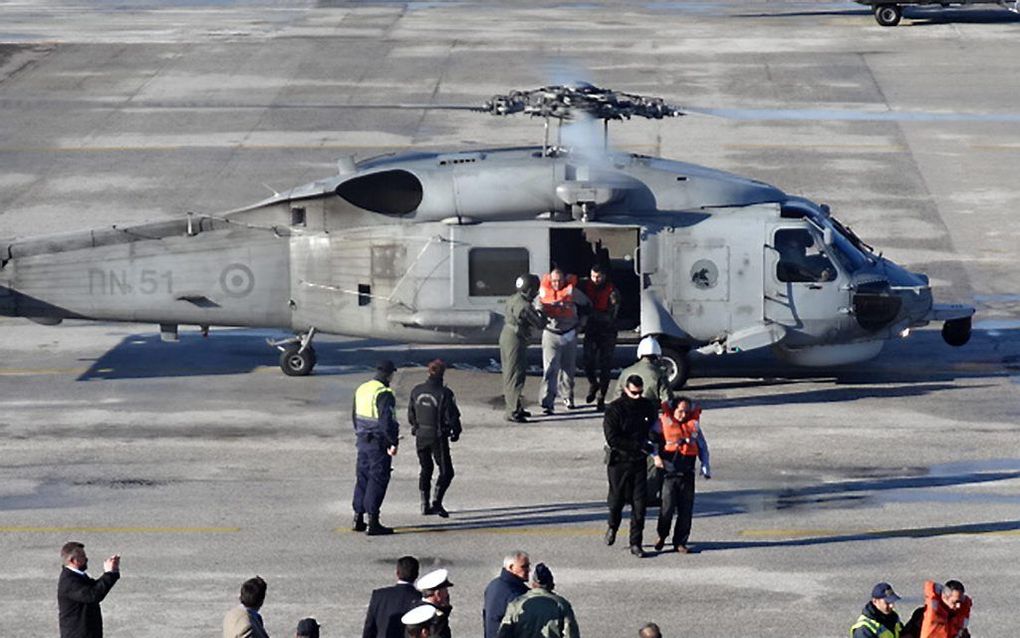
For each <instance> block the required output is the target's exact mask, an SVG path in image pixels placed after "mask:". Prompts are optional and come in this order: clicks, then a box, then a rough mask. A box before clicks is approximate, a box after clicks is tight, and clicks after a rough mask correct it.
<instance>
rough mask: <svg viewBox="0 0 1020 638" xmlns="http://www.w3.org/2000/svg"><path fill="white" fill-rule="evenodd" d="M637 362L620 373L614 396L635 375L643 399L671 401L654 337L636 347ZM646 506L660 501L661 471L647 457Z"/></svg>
mask: <svg viewBox="0 0 1020 638" xmlns="http://www.w3.org/2000/svg"><path fill="white" fill-rule="evenodd" d="M637 356H638V360H637V361H636V362H634V363H633V364H632V365H631V366H630V367H628V368H626V369H625V370H624V371H623V372H621V373H620V380H619V381H618V382H617V384H616V391H615V392H614V393H613V395H614V396H623V394H624V392H623V385H624V381H626V379H627V378H628V377H630V376H631V375H632V374H636V375H637V376H639V377H641V379H642V380H643V381H644V383H645V385H644V397H645V398H646V399H648V400H650V401H653V402H655V405H659V404H661V403H665V402H668V401H670V400H672V399H673V392H672V391H671V390H670V389H669V379H668V378H667V373H666V368H665V367H664V366H663V365H662V360H661V357H662V348H660V347H659V342H658V341H656V340H655V337H652V336H648V337H645V338H644V339H642V340H641V343H639V344H638V347H637ZM647 471H648V500H647V502H648V504H649V505H658V504H659V503H661V501H662V499H661V498H660V494H661V493H662V470H660V469H659V468H657V467H655V464H654V463H653V461H652V457H651V456H649V457H648V467H647Z"/></svg>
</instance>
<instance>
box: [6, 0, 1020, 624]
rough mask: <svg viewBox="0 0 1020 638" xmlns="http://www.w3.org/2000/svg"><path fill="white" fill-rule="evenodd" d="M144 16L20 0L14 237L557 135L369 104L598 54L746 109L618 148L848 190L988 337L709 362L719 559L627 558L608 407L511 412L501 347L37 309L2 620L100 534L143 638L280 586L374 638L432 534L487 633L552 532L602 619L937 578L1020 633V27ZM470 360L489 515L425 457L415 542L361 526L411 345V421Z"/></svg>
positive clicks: (24, 606)
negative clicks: (428, 366)
mask: <svg viewBox="0 0 1020 638" xmlns="http://www.w3.org/2000/svg"><path fill="white" fill-rule="evenodd" d="M111 7H113V5H111V4H109V3H106V2H87V1H85V2H75V3H69V2H60V1H52V2H36V3H20V2H4V3H0V108H2V117H0V236H3V237H9V236H29V235H32V234H41V233H48V232H58V231H62V230H76V229H82V228H87V227H93V226H101V225H107V224H110V223H117V222H132V221H142V220H148V219H158V218H166V217H175V216H180V215H182V214H183V213H184V212H186V211H189V210H193V211H200V212H217V211H223V210H227V209H232V208H236V207H239V206H242V205H244V204H248V203H252V202H254V201H257V200H259V199H262V198H263V197H264V196H266V195H268V194H269V193H270V192H271V190H272V189H276V190H282V189H284V188H288V187H290V186H294V185H298V184H301V183H304V182H307V181H311V180H312V179H315V178H318V177H322V176H325V175H328V174H330V173H331V172H333V171H334V170H335V161H336V159H337V158H338V157H341V156H343V155H347V154H355V155H357V156H358V157H367V156H369V155H372V154H375V153H379V152H391V151H400V150H406V149H434V148H447V147H454V148H470V147H478V146H495V145H503V144H507V145H517V144H522V143H527V144H531V143H537V142H538V141H539V140H540V139H541V138H540V136H541V129H540V127H539V126H536V123H535V122H530V121H526V120H508V121H496V120H494V119H492V118H488V117H483V116H479V115H471V114H464V113H456V112H449V111H437V110H429V111H422V110H399V111H393V110H387V111H380V110H374V111H373V110H369V109H363V108H349V107H350V105H357V104H383V103H393V102H397V103H436V104H448V103H478V102H481V101H482V100H484V99H487V98H488V97H489V96H491V95H492V94H495V93H500V92H504V91H506V90H509V89H511V88H525V87H533V86H539V85H542V84H548V83H550V82H554V81H564V80H567V79H572V78H576V77H578V76H581V77H582V78H584V79H588V80H591V81H593V82H595V83H597V84H599V85H604V86H609V87H613V88H618V89H623V90H628V91H633V92H640V93H649V94H655V95H662V96H664V97H666V98H668V99H669V100H670V101H672V102H677V103H681V104H684V105H691V106H696V107H704V108H714V109H726V110H728V112H727V113H726V114H727V115H729V116H730V117H728V118H720V117H713V116H708V115H692V116H690V117H688V118H684V119H682V120H680V121H675V120H674V121H666V122H655V123H644V122H635V123H631V124H630V125H628V126H614V127H612V128H611V135H612V140H613V141H614V143H615V144H616V145H617V146H619V147H621V148H625V149H630V150H634V151H638V152H644V153H649V154H655V155H662V156H665V157H670V158H675V159H683V160H687V161H693V162H696V163H699V164H704V165H708V166H713V167H718V168H722V169H725V170H729V171H733V172H737V173H741V174H746V175H749V176H751V177H754V178H757V179H761V180H764V181H768V182H771V183H774V184H776V185H778V186H780V187H781V188H783V189H784V190H786V191H787V192H789V193H793V194H799V195H804V196H807V197H810V198H812V199H815V200H816V201H825V202H827V203H829V204H831V205H832V207H833V210H834V211H835V212H836V213H837V214H838V215H839V216H840V217H841V218H843V219H844V220H845V221H848V222H849V223H850V224H852V225H853V227H854V229H855V230H856V231H857V232H858V234H859V235H861V236H862V237H863V238H864V239H865V240H866V241H868V242H869V243H870V244H872V245H874V246H876V248H879V249H881V250H883V251H884V253H885V254H886V255H887V256H890V257H892V258H893V259H894V260H895V261H897V262H899V263H901V264H904V265H906V266H908V267H910V268H912V269H914V270H917V271H921V272H926V273H928V274H929V275H931V277H932V280H933V283H934V284H935V285H936V295H937V297H938V298H939V300H940V301H948V302H964V303H971V304H974V305H976V306H977V307H978V315H977V317H976V319H975V332H974V336H973V338H972V340H971V342H970V343H969V344H968V345H967V346H966V347H964V348H960V349H951V348H949V347H948V346H946V345H945V344H943V343H942V340H941V338H940V336H939V334H938V331H937V330H922V331H918V332H916V333H914V334H912V335H911V336H910V337H909V338H907V339H904V340H901V341H899V342H896V343H891V344H889V345H888V346H887V348H886V350H885V351H884V353H883V354H882V355H881V356H880V357H879V358H878V359H876V360H875V361H872V362H868V363H864V364H857V365H854V366H849V367H846V368H840V369H838V370H821V371H818V370H814V371H811V370H808V371H804V370H797V369H793V368H790V367H788V366H784V365H781V364H779V363H777V362H776V361H775V360H774V359H772V358H771V356H770V355H768V354H763V353H748V354H745V355H740V356H737V357H733V358H712V359H699V360H698V361H697V362H696V363H695V375H696V377H695V378H694V379H693V380H692V381H691V383H690V387H689V393H690V394H691V395H692V396H694V397H695V398H697V399H698V400H699V401H701V402H702V403H703V405H704V407H705V416H704V419H703V424H704V427H705V431H706V434H707V437H708V439H709V442H710V444H711V450H712V459H713V470H714V477H713V479H712V480H711V481H701V482H700V483H699V492H698V499H697V505H696V517H695V521H694V531H693V534H692V546H693V547H694V548H695V549H696V553H694V554H692V555H688V556H679V555H676V554H672V553H664V554H659V555H654V556H651V557H649V558H647V559H644V560H638V559H635V558H634V557H632V556H631V555H630V554H629V553H628V552H627V548H626V543H623V542H620V543H618V544H617V545H616V546H614V547H611V548H607V547H605V546H604V545H603V544H602V533H603V531H604V515H605V504H604V499H605V495H606V486H605V470H604V466H603V465H602V442H603V441H602V433H601V421H600V419H599V417H598V415H597V414H596V413H595V412H594V411H593V410H592V409H590V408H584V409H580V410H577V411H575V412H571V413H569V414H568V413H567V412H565V411H560V412H559V413H558V414H556V415H554V416H552V417H549V418H542V419H536V420H535V422H534V423H531V424H527V425H520V426H516V425H510V424H506V423H504V422H503V421H502V419H501V407H500V405H501V397H500V388H501V386H500V380H499V374H498V372H496V370H497V368H495V367H494V366H495V361H496V360H498V353H497V351H496V349H495V348H456V349H439V348H435V347H414V346H407V345H403V344H387V343H381V342H366V341H360V340H351V339H344V338H323V339H321V340H317V342H316V348H317V351H318V353H319V360H320V363H319V367H318V368H317V369H316V373H315V375H314V376H312V377H308V378H302V379H292V378H286V377H284V376H283V375H282V373H281V372H280V371H279V369H278V368H276V363H275V360H276V356H275V354H274V351H272V350H271V349H269V348H267V347H266V345H265V344H264V341H263V338H264V337H266V336H272V335H270V334H269V333H262V332H258V331H243V330H214V331H213V332H212V334H211V335H210V336H209V337H208V338H207V339H203V338H202V337H201V336H199V335H198V334H197V333H196V332H184V333H183V334H182V339H181V342H180V343H178V344H163V343H160V342H159V337H158V331H157V330H156V327H155V326H147V325H130V324H85V323H77V322H67V323H66V324H65V325H64V326H61V327H57V328H51V327H43V326H37V325H35V324H31V323H29V322H27V321H25V320H20V319H3V320H0V436H2V444H0V551H2V555H3V556H4V557H5V560H6V563H5V565H4V568H5V573H6V576H5V578H4V579H3V580H2V581H0V601H2V604H0V635H3V636H4V637H5V638H6V637H21V636H25V637H28V636H39V635H54V634H56V633H57V625H56V601H55V595H54V590H55V586H56V577H57V575H58V572H59V558H58V550H59V547H60V545H61V544H62V543H63V542H64V541H66V540H69V539H75V540H80V541H82V542H84V543H85V544H86V546H87V550H88V552H89V554H90V557H91V559H92V565H93V567H92V570H91V571H92V572H98V571H99V570H100V569H101V564H102V558H103V557H104V556H106V555H109V554H112V553H114V552H117V553H120V554H121V555H122V556H123V562H122V570H123V578H122V579H121V581H120V582H119V583H118V584H117V586H116V587H115V588H114V590H113V592H112V593H111V594H110V596H109V598H108V599H107V600H106V601H105V602H104V603H103V612H104V618H105V620H106V628H107V632H106V635H107V636H111V637H113V638H118V637H126V636H133V637H146V636H164V635H167V634H171V635H175V636H202V635H216V634H217V632H219V631H220V624H221V621H222V618H223V614H224V613H225V612H226V611H227V609H229V608H230V607H231V606H232V605H233V604H235V603H236V593H237V589H238V586H239V585H240V583H241V582H242V581H243V580H245V579H246V578H249V577H251V576H252V575H254V574H260V575H262V576H263V577H264V578H266V580H267V581H268V583H269V593H268V597H267V601H266V605H265V607H264V608H263V612H264V617H265V619H266V623H267V628H268V629H269V631H270V634H271V635H275V636H287V635H293V629H294V626H295V625H296V623H297V620H298V619H299V618H302V617H304V616H308V615H312V616H315V617H317V618H318V619H319V621H320V622H321V623H322V624H323V636H354V635H358V634H359V633H360V628H361V623H362V621H363V618H364V611H365V608H366V606H367V602H368V597H369V593H370V591H371V589H372V588H375V587H380V586H383V585H386V584H389V583H390V582H391V581H392V579H393V566H394V562H395V560H396V558H397V557H398V556H401V555H403V554H408V553H409V554H413V555H416V556H418V557H419V558H420V559H421V560H422V562H423V568H424V569H428V568H430V567H432V566H443V567H448V568H449V569H450V570H451V573H452V580H453V582H454V583H455V587H454V588H453V590H452V598H453V604H454V606H455V610H454V613H453V617H452V627H453V633H454V635H456V636H476V635H480V632H481V621H480V612H481V603H482V590H483V588H484V586H485V584H486V582H487V581H488V580H490V579H491V578H492V577H494V576H495V575H496V573H497V571H498V568H499V564H500V560H501V557H502V556H503V555H504V554H506V553H507V552H508V551H510V550H513V549H515V548H522V549H524V550H526V551H529V552H530V553H531V556H532V561H533V562H539V561H543V562H546V563H548V564H549V565H550V567H551V569H552V571H553V572H554V574H555V576H556V580H557V583H558V587H557V591H559V592H560V593H562V594H563V595H564V596H566V597H567V598H568V599H569V600H570V601H571V602H572V604H573V606H574V609H575V612H576V614H577V617H578V621H579V624H580V626H581V630H582V633H583V634H584V635H586V636H633V635H636V632H637V630H638V628H639V627H640V626H641V625H642V624H644V623H645V622H647V621H649V620H654V621H655V622H657V623H658V624H659V625H661V626H662V627H663V629H664V633H665V634H666V635H667V636H680V635H683V636H707V637H712V636H734V635H747V636H788V635H790V634H791V633H793V634H796V635H801V636H844V635H846V633H847V630H848V628H849V627H850V625H851V624H852V623H853V621H854V619H855V618H856V616H857V614H858V613H859V611H860V608H861V607H862V606H863V605H864V603H865V602H866V599H867V596H868V592H869V591H870V589H871V586H872V585H873V584H874V583H876V582H878V581H882V580H887V581H889V582H891V583H892V584H893V586H894V587H895V589H896V590H897V591H898V592H899V593H900V594H901V595H902V596H904V597H905V598H907V600H904V601H903V602H902V603H900V605H899V609H900V610H901V613H902V614H903V615H904V616H908V615H909V613H910V612H911V611H912V609H913V608H914V606H916V605H917V604H920V593H921V587H922V583H923V581H924V580H925V579H928V578H932V579H936V580H940V581H944V580H947V579H949V578H957V579H959V580H962V581H963V582H964V583H965V584H966V585H967V589H968V593H969V594H971V595H972V596H973V598H974V600H975V605H974V614H973V621H972V623H971V629H972V633H973V635H974V636H977V637H980V636H1007V635H1014V634H1015V627H1017V626H1018V625H1020V617H1018V612H1017V607H1016V604H1015V591H1016V583H1017V581H1018V578H1020V562H1018V561H1017V560H1016V556H1017V555H1018V552H1020V443H1018V437H1017V430H1018V421H1020V405H1018V385H1017V384H1018V382H1020V341H1018V339H1017V335H1018V328H1020V266H1018V265H1017V261H1016V259H1015V256H1014V255H1015V250H1016V245H1017V240H1018V237H1020V225H1018V224H1017V223H1016V221H1015V219H1014V217H1015V214H1016V209H1017V207H1018V204H1020V190H1018V189H1017V185H1016V170H1017V168H1016V167H1017V163H1018V160H1020V106H1018V104H1017V102H1016V99H1017V95H1018V93H1017V76H1016V62H1015V57H1016V56H1015V43H1016V38H1017V33H1018V30H1020V23H1018V21H1017V17H1016V16H1014V15H1012V14H1010V13H1007V12H1005V11H1003V10H1001V9H997V8H994V7H991V8H981V9H966V10H964V9H952V10H937V9H935V10H927V9H926V10H919V9H913V10H912V9H908V10H907V12H906V17H905V19H904V22H903V25H902V26H900V27H898V28H895V29H887V28H881V27H879V26H878V25H877V24H876V23H875V21H874V19H873V18H872V17H871V15H870V13H869V12H868V11H867V9H866V8H864V7H860V6H858V5H855V4H852V3H849V2H786V1H782V0H779V1H769V2H764V1H747V2H736V1H731V2H654V1H651V0H649V1H646V2H635V3H628V4H626V5H620V4H619V3H610V2H602V1H589V2H583V3H582V2H578V3H573V2H526V3H525V2H520V3H512V2H485V3H481V2H454V1H450V2H445V1H433V2H334V1H329V0H323V1H321V2H318V3H308V2H262V3H257V2H232V1H230V0H220V1H208V2H203V1H201V0H195V1H191V2H178V3H168V2H155V1H152V2H142V1H130V0H125V1H123V2H118V3H116V8H111ZM345 105H347V106H348V107H347V108H345ZM439 354H441V355H442V356H444V357H446V358H447V359H448V360H449V361H451V362H453V363H454V365H455V369H454V370H451V371H450V373H449V374H448V381H449V384H450V385H451V387H453V388H454V390H455V391H456V392H457V396H458V399H459V402H460V404H461V407H462V410H463V412H464V414H465V418H464V422H465V427H466V431H465V434H464V436H463V438H462V440H461V441H460V442H459V443H457V444H455V446H454V452H453V454H454V461H455V464H456V467H457V477H456V479H455V480H454V484H453V487H452V488H451V490H450V493H449V495H448V499H447V501H448V508H449V509H450V510H451V513H452V515H451V517H450V518H449V519H447V520H441V519H438V518H432V517H429V518H424V517H421V516H420V515H418V513H417V493H416V482H417V463H416V461H415V459H414V456H413V454H412V453H410V452H411V450H410V445H406V446H405V448H404V449H403V450H402V452H401V454H400V455H398V457H397V458H396V462H395V471H394V474H393V481H392V482H391V485H390V490H389V493H388V496H387V499H386V502H385V505H384V509H383V520H384V522H386V523H388V524H391V525H395V526H397V527H398V532H399V533H398V534H396V535H394V536H392V537H387V538H365V537H361V536H359V535H356V534H353V533H351V532H349V531H348V530H347V527H348V524H349V517H350V496H351V488H352V482H353V481H352V480H353V461H354V449H353V434H352V431H351V427H350V424H349V422H348V418H349V417H348V414H349V410H350V408H349V406H350V401H351V397H352V393H353V389H354V388H355V387H356V386H357V385H358V384H359V383H360V382H362V381H363V380H365V379H366V378H367V377H368V376H369V374H370V369H371V367H372V365H373V364H374V362H375V361H376V360H377V359H378V358H381V357H390V358H392V359H394V360H395V361H397V363H398V364H399V365H401V366H402V370H401V371H400V372H399V373H398V376H397V379H396V382H395V387H396V390H397V394H398V397H400V398H401V400H400V401H399V407H400V409H401V411H403V409H404V407H405V405H406V403H405V398H406V395H407V394H408V392H409V391H410V388H411V387H412V386H413V385H414V384H416V383H417V382H418V381H419V379H421V378H423V376H424V372H423V369H422V366H423V365H424V364H425V363H427V362H428V361H429V360H430V359H431V358H433V357H434V356H437V355H439ZM632 355H633V350H632V349H621V351H620V353H619V357H618V363H619V364H620V365H625V364H626V363H627V362H628V360H629V359H630V358H631V357H632ZM532 358H533V361H532V363H533V364H534V365H536V366H537V364H538V353H537V352H533V353H532ZM535 372H537V368H536V370H535ZM586 389H587V384H586V383H585V382H584V381H583V380H580V379H579V381H578V392H579V393H580V394H581V395H582V396H583V393H584V391H585V390H586ZM537 391H538V377H537V376H536V374H532V376H530V377H529V379H528V387H527V396H528V397H529V398H530V399H532V400H534V398H535V396H536V395H537ZM407 443H410V441H407ZM653 521H654V518H653V517H650V518H649V523H648V524H647V525H646V531H645V542H646V545H647V547H646V548H647V549H651V548H650V545H651V544H652V543H654V540H655V538H654V536H655V534H654V522H653ZM624 527H626V523H625V525H624ZM623 531H625V530H621V532H623Z"/></svg>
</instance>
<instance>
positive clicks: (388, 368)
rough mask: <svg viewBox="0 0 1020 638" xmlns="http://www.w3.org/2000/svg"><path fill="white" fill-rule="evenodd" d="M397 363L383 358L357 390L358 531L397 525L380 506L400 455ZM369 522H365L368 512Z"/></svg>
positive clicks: (376, 530)
mask: <svg viewBox="0 0 1020 638" xmlns="http://www.w3.org/2000/svg"><path fill="white" fill-rule="evenodd" d="M396 371H397V367H396V366H395V365H393V362H392V361H380V362H379V364H378V365H377V366H376V367H375V377H374V378H373V379H372V380H371V381H366V382H365V383H362V384H361V385H360V386H358V389H357V390H356V391H355V392H354V410H353V413H354V414H353V418H354V434H355V436H356V437H357V446H358V463H357V483H355V485H354V502H353V506H354V527H353V528H352V529H353V531H355V532H366V531H367V533H368V535H369V536H381V535H384V534H392V533H393V529H392V528H390V527H386V526H384V525H382V524H381V523H380V522H379V509H380V508H381V507H382V502H383V498H385V497H386V487H387V486H388V485H389V483H390V472H391V471H392V468H393V457H394V456H396V455H397V441H398V439H399V436H400V425H399V424H398V423H397V417H396V399H395V397H394V396H393V390H391V389H390V381H392V380H393V373H394V372H396ZM366 513H367V514H368V525H367V526H366V525H365V514H366Z"/></svg>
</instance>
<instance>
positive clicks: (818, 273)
mask: <svg viewBox="0 0 1020 638" xmlns="http://www.w3.org/2000/svg"><path fill="white" fill-rule="evenodd" d="M775 247H776V250H777V251H778V252H779V261H778V262H777V263H776V278H777V279H779V281H784V282H818V281H833V280H834V279H835V278H836V269H835V268H834V267H833V265H832V262H831V261H829V258H828V256H826V254H825V252H824V251H823V250H822V248H821V242H820V241H818V239H817V238H816V237H815V236H814V235H813V234H811V231H809V230H807V229H806V228H787V229H784V230H778V231H776V236H775Z"/></svg>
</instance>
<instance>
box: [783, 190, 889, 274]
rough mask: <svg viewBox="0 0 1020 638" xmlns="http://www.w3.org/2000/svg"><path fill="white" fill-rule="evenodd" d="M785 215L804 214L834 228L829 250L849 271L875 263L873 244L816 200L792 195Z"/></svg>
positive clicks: (787, 203)
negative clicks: (820, 205)
mask: <svg viewBox="0 0 1020 638" xmlns="http://www.w3.org/2000/svg"><path fill="white" fill-rule="evenodd" d="M783 215H784V216H790V217H792V216H803V217H805V218H807V219H809V220H810V221H811V222H812V223H813V224H814V225H815V226H817V227H818V228H819V229H822V230H824V229H825V228H831V229H832V245H831V246H830V250H829V252H830V253H831V254H832V257H833V258H834V259H836V260H837V261H839V263H840V265H842V266H843V268H844V269H846V271H847V272H851V273H852V272H856V271H857V270H859V269H861V268H863V267H865V266H867V265H868V264H871V263H873V261H874V256H873V253H874V251H873V250H872V249H871V246H869V245H867V244H865V243H864V242H863V241H861V238H860V237H858V236H857V235H856V234H854V232H853V231H852V230H850V228H849V227H847V226H844V225H843V224H842V223H841V222H840V221H839V220H838V219H836V218H835V217H833V216H831V215H829V214H828V211H827V210H824V211H823V210H822V208H821V207H819V206H818V205H817V204H815V203H814V202H811V201H810V200H807V199H802V198H800V197H791V198H790V199H789V200H787V201H786V202H784V204H783Z"/></svg>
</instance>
